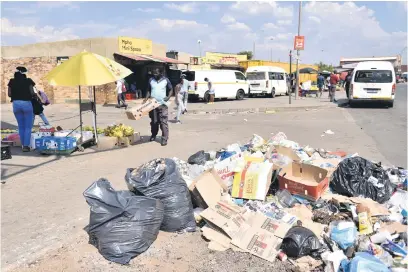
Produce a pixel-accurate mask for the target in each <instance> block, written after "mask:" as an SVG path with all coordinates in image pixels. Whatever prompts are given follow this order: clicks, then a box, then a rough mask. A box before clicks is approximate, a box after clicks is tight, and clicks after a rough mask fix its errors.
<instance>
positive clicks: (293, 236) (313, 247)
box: [281, 226, 322, 258]
mask: <svg viewBox="0 0 408 272" xmlns="http://www.w3.org/2000/svg"><path fill="white" fill-rule="evenodd" d="M321 246H322V245H321V244H320V242H319V239H318V238H317V237H316V235H315V234H314V233H313V232H312V231H311V230H310V229H307V228H305V227H300V226H295V227H292V228H291V229H290V230H289V231H288V233H286V235H285V238H283V241H282V245H281V249H282V250H283V251H284V252H285V253H286V255H288V257H292V258H298V257H302V256H306V255H312V254H313V253H314V252H317V251H319V249H320V248H321Z"/></svg>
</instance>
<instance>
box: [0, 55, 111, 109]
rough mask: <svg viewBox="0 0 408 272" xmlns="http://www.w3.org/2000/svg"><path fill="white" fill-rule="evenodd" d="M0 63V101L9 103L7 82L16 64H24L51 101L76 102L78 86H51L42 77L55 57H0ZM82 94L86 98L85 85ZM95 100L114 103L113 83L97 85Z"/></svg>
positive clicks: (30, 75) (52, 65)
mask: <svg viewBox="0 0 408 272" xmlns="http://www.w3.org/2000/svg"><path fill="white" fill-rule="evenodd" d="M0 65H1V67H2V71H1V73H2V77H1V103H10V98H9V97H8V96H7V90H8V88H7V84H8V82H9V80H10V78H12V77H13V75H14V72H15V69H16V67H18V66H24V67H26V68H27V69H28V74H27V76H28V77H30V78H31V79H32V80H34V82H35V83H36V87H37V89H39V90H43V91H45V93H46V94H47V96H48V98H49V99H50V100H51V102H52V103H56V104H58V103H77V102H78V88H71V87H56V86H51V85H49V84H48V82H47V81H46V80H45V79H43V77H44V76H45V75H46V74H47V73H48V72H49V71H51V70H52V69H53V68H54V67H55V66H56V65H57V60H56V58H53V57H51V58H48V57H36V58H18V59H3V58H1V62H0ZM82 94H83V96H82V98H83V99H86V98H88V89H87V87H82ZM96 102H97V103H98V104H105V103H116V95H115V84H114V83H109V84H106V85H102V86H97V87H96Z"/></svg>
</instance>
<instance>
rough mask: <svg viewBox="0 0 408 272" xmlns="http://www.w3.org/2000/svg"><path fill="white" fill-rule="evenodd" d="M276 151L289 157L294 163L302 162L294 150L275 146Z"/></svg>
mask: <svg viewBox="0 0 408 272" xmlns="http://www.w3.org/2000/svg"><path fill="white" fill-rule="evenodd" d="M275 150H276V153H279V154H282V155H284V156H286V157H289V158H290V159H292V160H293V161H300V160H301V159H300V157H299V156H298V154H296V152H295V151H294V150H293V149H292V148H289V147H284V146H280V145H277V146H275Z"/></svg>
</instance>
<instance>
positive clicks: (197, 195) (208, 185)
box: [189, 171, 226, 209]
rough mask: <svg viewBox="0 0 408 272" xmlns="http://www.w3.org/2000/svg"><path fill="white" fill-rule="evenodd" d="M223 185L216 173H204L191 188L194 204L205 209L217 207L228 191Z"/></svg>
mask: <svg viewBox="0 0 408 272" xmlns="http://www.w3.org/2000/svg"><path fill="white" fill-rule="evenodd" d="M221 185H223V183H222V180H221V178H220V177H219V176H218V174H217V173H216V172H215V171H211V172H205V173H203V174H202V175H201V176H199V177H198V178H197V179H196V180H194V181H193V182H192V183H191V184H190V186H189V189H190V192H191V196H192V201H193V203H194V204H196V205H197V206H198V207H200V208H203V209H206V208H208V207H212V206H215V205H217V203H218V202H219V201H220V200H221V194H222V192H223V191H226V189H223V188H222V187H221Z"/></svg>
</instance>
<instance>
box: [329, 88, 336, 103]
mask: <svg viewBox="0 0 408 272" xmlns="http://www.w3.org/2000/svg"><path fill="white" fill-rule="evenodd" d="M336 88H337V86H336V85H331V86H330V91H329V97H330V102H333V101H334V100H336Z"/></svg>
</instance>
